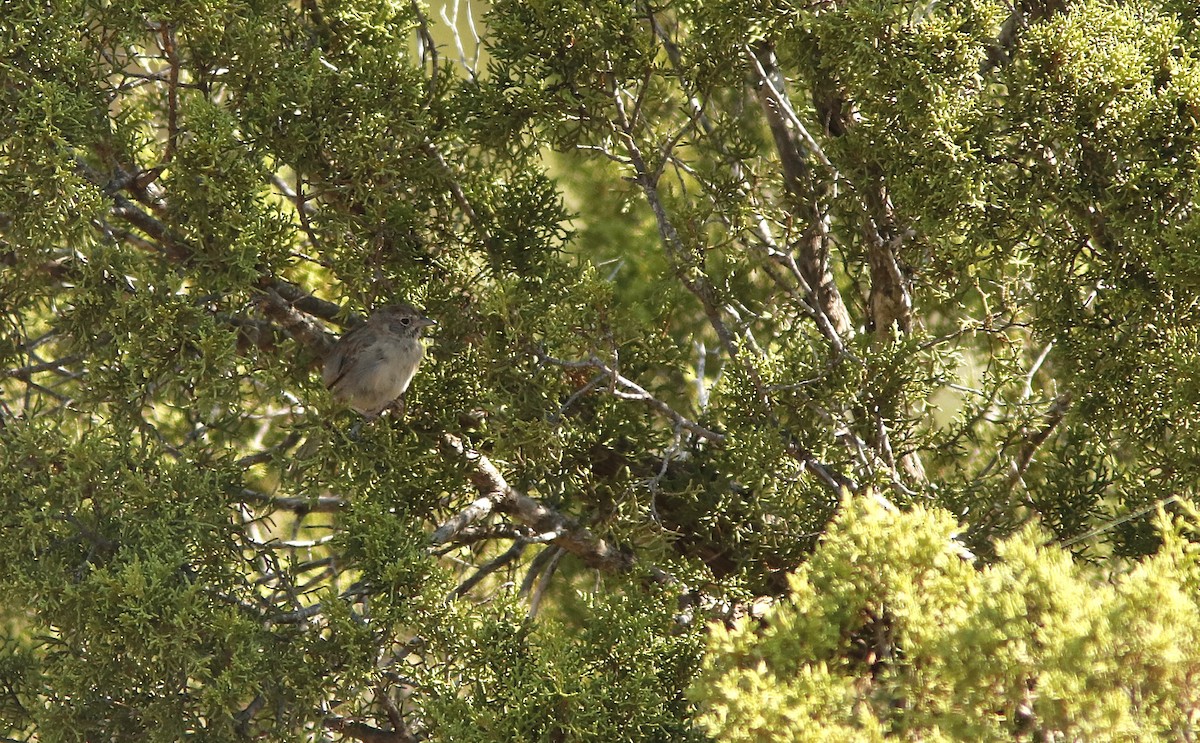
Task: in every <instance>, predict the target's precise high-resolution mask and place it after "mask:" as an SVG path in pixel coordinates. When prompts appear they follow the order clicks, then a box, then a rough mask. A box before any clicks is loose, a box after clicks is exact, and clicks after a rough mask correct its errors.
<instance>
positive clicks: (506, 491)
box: [437, 433, 671, 582]
mask: <svg viewBox="0 0 1200 743" xmlns="http://www.w3.org/2000/svg"><path fill="white" fill-rule="evenodd" d="M442 441H443V443H444V444H445V446H446V447H447V448H448V449H449V450H451V451H453V452H454V453H456V454H457V455H459V456H461V457H463V458H464V459H465V460H466V461H467V463H468V464H469V465H470V466H471V469H472V473H471V483H472V484H473V485H474V486H475V488H476V489H477V490H478V491H479V492H480V493H481V494H482V495H483V497H484V498H485V499H487V500H489V501H491V503H492V508H494V509H495V510H497V511H501V512H503V513H507V514H509V515H510V516H513V517H514V518H516V519H517V520H518V521H520V522H521V523H523V524H525V525H526V526H529V527H530V528H532V529H533V530H534V532H535V533H538V534H552V535H553V536H552V537H551V538H549V539H548V540H547V541H549V542H550V543H552V544H554V545H557V546H559V547H561V548H563V549H564V550H566V551H567V552H570V553H571V554H572V555H575V556H576V557H578V558H579V559H580V560H581V561H582V562H583V563H584V564H585V565H587V566H588V567H592V568H597V569H599V570H604V571H607V572H628V571H629V570H631V569H632V568H633V566H634V565H635V564H636V563H637V559H636V558H635V557H634V556H633V555H631V554H629V553H626V552H623V551H621V550H619V549H617V548H615V547H614V546H612V545H611V544H609V543H608V542H606V541H605V540H603V539H601V538H600V537H597V536H596V535H595V534H593V533H592V532H591V530H589V529H588V528H587V527H585V526H582V525H580V524H579V523H578V522H577V521H575V519H572V518H570V517H569V516H564V515H563V514H561V513H558V512H557V511H555V510H554V509H552V508H549V507H548V506H545V505H543V504H542V503H540V502H539V501H537V500H536V499H534V498H531V497H529V496H528V495H526V494H525V493H522V492H521V491H519V490H517V489H516V488H514V487H512V486H511V485H509V484H508V481H507V480H506V479H505V478H504V475H502V474H501V473H500V470H499V469H497V467H496V465H494V464H492V461H491V460H490V459H488V458H487V457H486V456H484V455H483V454H481V453H479V452H478V451H475V450H474V449H469V448H467V447H466V445H465V444H464V443H463V441H462V439H460V438H458V437H457V436H455V435H453V434H450V433H446V434H443V435H442ZM476 503H478V501H476ZM472 505H474V504H472ZM480 512H481V513H482V512H484V511H483V510H482V509H481V510H480ZM459 517H463V514H459ZM459 517H456V519H459V520H460V521H461V522H462V523H463V526H465V525H466V523H470V521H469V519H468V518H466V517H463V518H461V519H460V518H459ZM456 523H457V522H456ZM459 528H460V529H461V527H459ZM443 532H445V533H451V534H452V533H453V530H452V529H451V528H448V526H443V527H442V528H440V529H439V530H438V532H437V533H443ZM651 574H652V577H653V578H654V579H655V581H656V582H670V580H671V577H670V576H669V575H667V574H666V573H664V572H663V571H661V570H657V569H655V568H651Z"/></svg>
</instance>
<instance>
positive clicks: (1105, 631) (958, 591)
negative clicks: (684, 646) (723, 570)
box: [691, 497, 1200, 741]
mask: <svg viewBox="0 0 1200 743" xmlns="http://www.w3.org/2000/svg"><path fill="white" fill-rule="evenodd" d="M1185 509H1186V510H1185V513H1186V515H1185V516H1184V517H1183V518H1180V519H1176V520H1172V519H1167V518H1164V519H1163V520H1162V523H1161V525H1160V528H1161V529H1163V537H1164V540H1165V543H1164V545H1163V547H1162V548H1161V549H1160V550H1159V551H1158V552H1157V553H1156V554H1154V555H1153V556H1150V557H1147V558H1145V559H1144V560H1142V561H1141V562H1140V563H1138V564H1136V565H1134V566H1132V567H1131V568H1130V569H1128V570H1124V571H1121V572H1118V573H1115V574H1114V573H1111V572H1110V571H1106V570H1104V569H1099V568H1096V567H1093V566H1085V565H1081V564H1079V563H1076V562H1074V561H1073V560H1072V559H1071V557H1070V555H1068V554H1067V553H1065V552H1064V551H1062V550H1060V549H1058V548H1056V547H1047V546H1046V538H1047V537H1046V534H1045V532H1043V531H1042V530H1041V529H1037V528H1027V529H1025V530H1023V531H1021V532H1019V533H1018V534H1016V535H1014V536H1012V537H1010V538H1009V539H1007V540H1005V541H1004V542H1002V543H1001V544H1000V545H999V546H998V548H997V552H998V559H997V561H996V562H995V563H993V564H990V565H987V566H984V567H983V568H982V569H976V568H975V566H973V565H972V564H971V563H970V562H969V561H968V560H967V559H965V558H964V557H963V555H962V548H961V546H959V545H957V544H956V543H955V541H954V535H955V531H956V529H957V526H956V524H955V522H954V519H953V518H952V517H951V516H950V515H949V514H948V513H946V512H944V511H940V510H937V509H935V510H925V509H923V508H917V509H914V510H913V511H912V512H909V513H899V512H897V511H895V509H894V508H890V507H888V508H885V507H883V506H882V505H881V503H880V502H879V501H877V500H875V499H873V498H871V497H859V498H854V499H851V500H848V501H846V503H845V504H844V506H843V511H842V513H841V514H840V515H839V516H838V518H837V519H835V520H834V522H833V523H832V524H831V525H830V527H829V529H828V530H827V531H826V534H825V537H824V538H823V540H822V542H821V544H820V546H819V547H818V548H817V549H816V551H815V552H814V553H813V555H812V557H811V558H810V559H809V561H808V562H807V563H806V564H805V565H804V566H803V567H802V568H801V569H800V570H798V571H797V572H796V574H795V576H794V577H793V578H792V581H791V594H790V596H789V597H788V599H787V600H786V602H784V603H782V604H780V605H779V606H777V607H775V608H774V609H773V610H772V611H771V612H769V613H768V614H767V615H766V616H765V617H764V618H763V620H762V621H761V623H760V622H757V621H755V620H749V619H744V620H742V621H740V622H739V623H738V624H737V625H735V626H734V627H733V628H732V629H725V628H720V627H718V628H715V629H714V632H713V635H712V637H711V639H710V641H709V655H708V656H707V657H706V660H705V668H704V672H703V674H701V675H700V676H699V677H698V678H697V680H696V681H695V683H694V684H693V686H692V689H691V695H692V697H693V698H694V699H696V700H697V701H698V702H700V703H701V704H702V706H703V710H702V712H701V715H700V720H701V722H702V724H704V725H705V727H706V728H707V730H708V731H709V732H710V733H711V734H713V735H714V736H716V737H717V739H719V740H728V741H759V740H761V741H767V740H814V741H816V740H847V741H848V740H884V739H892V740H978V741H988V740H997V741H999V740H1012V739H1014V738H1016V739H1026V738H1030V739H1040V738H1044V737H1059V736H1062V737H1068V738H1079V739H1084V740H1128V739H1131V738H1137V739H1140V740H1174V739H1178V738H1182V737H1186V735H1187V734H1188V733H1187V732H1186V731H1189V730H1192V729H1194V714H1195V711H1196V709H1197V706H1198V705H1200V698H1197V696H1196V694H1195V690H1194V689H1193V688H1192V686H1193V685H1192V684H1191V682H1190V679H1191V677H1192V676H1193V675H1194V674H1195V673H1196V670H1197V668H1200V654H1198V653H1197V651H1196V640H1197V635H1198V634H1200V612H1198V611H1197V608H1196V606H1197V604H1196V599H1197V594H1196V591H1197V588H1198V587H1200V583H1197V579H1198V578H1200V565H1198V564H1197V562H1196V549H1195V545H1194V544H1193V543H1192V542H1191V541H1190V540H1189V535H1190V534H1192V533H1194V532H1195V529H1196V527H1197V525H1200V521H1197V518H1198V517H1200V513H1197V512H1196V511H1194V510H1192V508H1191V507H1190V506H1185Z"/></svg>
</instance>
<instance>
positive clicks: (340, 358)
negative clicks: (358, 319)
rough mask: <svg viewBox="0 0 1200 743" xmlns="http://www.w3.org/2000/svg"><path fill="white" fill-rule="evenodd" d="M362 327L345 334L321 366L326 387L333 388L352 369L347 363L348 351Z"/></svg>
mask: <svg viewBox="0 0 1200 743" xmlns="http://www.w3.org/2000/svg"><path fill="white" fill-rule="evenodd" d="M361 327H363V326H361V325H360V326H358V328H354V329H352V330H351V331H350V332H348V333H346V334H345V335H343V336H342V337H341V339H340V340H338V342H337V343H335V344H334V346H333V349H332V350H331V351H330V352H329V356H328V357H327V358H326V359H325V366H323V367H322V368H321V381H322V382H324V383H325V389H327V390H331V389H333V388H334V386H335V385H336V384H337V383H338V382H340V381H342V377H344V376H345V375H346V372H347V371H349V370H350V365H349V364H347V363H346V355H347V351H349V350H350V349H351V348H352V347H353V346H354V343H355V340H354V339H355V334H356V333H357V332H358V329H359V328H361Z"/></svg>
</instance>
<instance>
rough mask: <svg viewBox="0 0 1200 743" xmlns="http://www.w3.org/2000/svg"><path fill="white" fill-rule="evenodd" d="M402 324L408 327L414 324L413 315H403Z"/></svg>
mask: <svg viewBox="0 0 1200 743" xmlns="http://www.w3.org/2000/svg"><path fill="white" fill-rule="evenodd" d="M400 324H401V325H403V326H405V327H408V326H409V325H412V318H411V317H402V318H400Z"/></svg>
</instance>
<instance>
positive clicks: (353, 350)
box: [321, 304, 437, 418]
mask: <svg viewBox="0 0 1200 743" xmlns="http://www.w3.org/2000/svg"><path fill="white" fill-rule="evenodd" d="M436 324H437V323H436V322H434V321H433V320H430V319H429V318H428V317H425V316H424V315H422V314H421V313H420V312H418V311H417V310H416V309H414V308H413V307H412V306H411V305H407V304H394V305H388V306H386V307H381V308H379V309H377V310H375V311H374V312H372V313H371V315H370V317H368V318H367V321H366V322H365V323H363V324H362V325H359V326H358V327H356V328H354V329H353V330H351V331H350V332H348V333H346V334H345V335H343V336H342V337H341V339H339V340H338V342H337V343H335V344H334V346H333V349H332V350H331V351H330V352H329V356H328V357H327V358H326V359H325V366H324V368H323V369H322V370H321V379H322V381H324V382H325V387H326V388H327V389H329V390H330V391H332V392H333V397H334V399H335V400H337V401H338V402H341V403H344V404H346V405H349V406H350V407H351V408H354V409H355V410H357V411H358V412H360V413H362V414H363V415H365V416H366V417H367V418H375V417H376V416H378V415H379V414H380V413H382V412H383V411H384V410H386V409H387V408H388V407H389V406H390V405H391V404H392V403H393V402H395V401H396V400H397V399H398V398H399V397H400V396H401V395H403V394H404V392H405V390H407V389H408V385H409V384H411V383H412V379H413V376H414V375H415V374H416V373H417V367H418V366H419V365H420V363H421V359H422V358H423V357H424V355H425V347H424V346H423V345H421V333H422V331H423V330H424V329H425V328H427V327H429V326H430V325H436Z"/></svg>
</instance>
